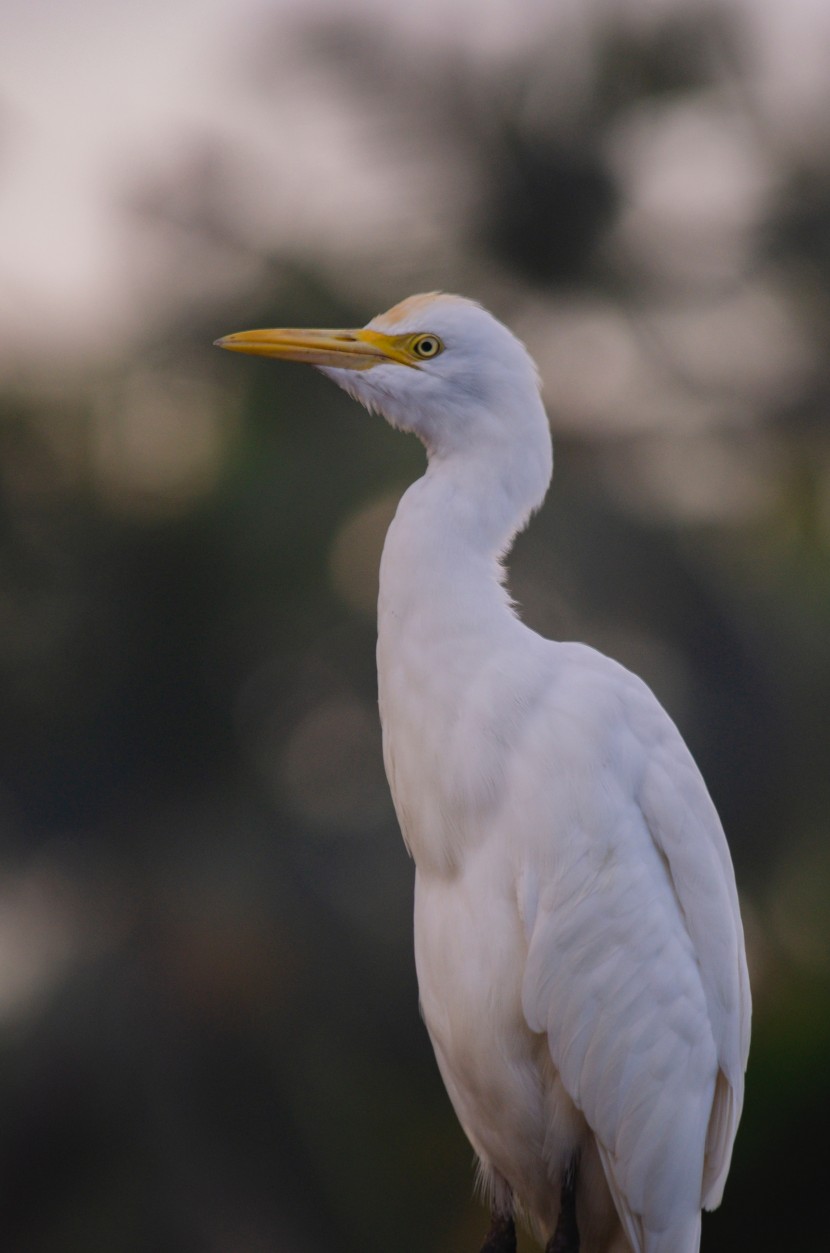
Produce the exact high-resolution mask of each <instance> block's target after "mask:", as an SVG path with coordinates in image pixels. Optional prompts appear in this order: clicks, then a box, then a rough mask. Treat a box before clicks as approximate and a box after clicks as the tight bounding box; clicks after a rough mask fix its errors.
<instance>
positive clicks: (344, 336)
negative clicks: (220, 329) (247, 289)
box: [215, 329, 415, 370]
mask: <svg viewBox="0 0 830 1253" xmlns="http://www.w3.org/2000/svg"><path fill="white" fill-rule="evenodd" d="M404 338H408V337H403V336H396V335H383V334H382V333H381V332H380V331H369V330H357V331H306V330H294V329H279V330H270V331H239V332H238V333H237V334H236V335H225V336H224V338H222V339H217V340H216V341H215V343H216V347H217V348H227V349H229V350H230V352H247V353H251V354H253V355H254V356H257V357H277V358H278V359H279V360H281V361H305V362H306V364H307V365H329V366H337V367H338V368H339V369H341V370H370V369H371V368H372V366H375V365H381V364H383V363H384V362H386V363H387V364H388V363H390V362H393V363H394V364H396V365H410V366H414V365H415V361H414V360H413V358H412V356H411V354H410V353H408V352H407V351H406V349H405V348H404V345H403V343H402V342H401V340H402V339H404Z"/></svg>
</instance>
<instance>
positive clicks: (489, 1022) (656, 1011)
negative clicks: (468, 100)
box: [220, 294, 750, 1253]
mask: <svg viewBox="0 0 830 1253" xmlns="http://www.w3.org/2000/svg"><path fill="white" fill-rule="evenodd" d="M220 342H221V343H222V344H223V346H225V347H229V348H233V349H236V350H238V351H247V352H258V353H264V354H266V355H271V356H279V357H284V358H285V357H288V358H293V359H300V360H305V361H309V362H311V363H312V364H316V365H318V366H319V367H320V368H321V369H323V371H324V372H325V373H326V374H328V375H329V376H330V377H331V378H333V379H334V380H335V381H336V382H337V383H339V384H340V385H341V386H343V387H345V388H346V389H347V390H348V391H349V392H351V393H352V394H353V395H354V396H355V397H356V398H357V399H358V400H360V401H361V402H362V403H363V404H365V405H367V406H368V407H369V408H370V409H378V410H380V411H381V412H382V413H383V414H384V415H385V416H386V417H387V418H388V420H389V421H390V422H392V424H393V425H395V426H398V427H401V428H403V429H404V430H408V431H412V432H414V433H415V434H416V435H418V436H419V437H420V438H421V439H422V441H423V442H424V444H425V445H426V448H427V452H428V456H429V464H428V468H427V472H426V474H425V475H424V476H423V478H421V479H419V480H418V481H417V482H416V483H415V484H414V485H413V486H412V487H410V489H409V490H408V491H407V492H406V494H405V495H404V497H403V499H402V500H401V503H400V506H399V508H398V511H397V515H396V517H395V519H394V521H393V523H392V525H391V527H390V529H389V534H388V537H387V540H386V545H385V548H384V553H383V560H382V564H381V581H380V599H379V607H378V681H379V695H380V710H381V720H382V724H383V743H384V759H385V763H386V770H387V775H388V778H389V784H390V787H391V790H392V795H393V798H394V802H395V808H396V811H397V814H398V818H399V821H400V825H401V830H402V832H403V836H404V839H405V840H406V843H407V846H408V847H409V849H410V851H411V853H412V855H413V857H414V859H415V863H416V867H417V870H416V883H415V955H416V962H417V969H418V981H419V988H420V996H421V1005H422V1010H423V1015H424V1019H425V1021H426V1025H427V1028H428V1030H429V1033H430V1037H431V1039H432V1043H433V1046H434V1048H435V1055H436V1058H437V1060H438V1065H439V1067H440V1070H441V1074H442V1076H443V1078H444V1082H445V1084H446V1087H447V1091H448V1093H449V1095H450V1099H451V1100H452V1103H453V1106H454V1107H455V1110H456V1113H457V1115H458V1118H459V1120H460V1122H461V1124H462V1126H463V1128H464V1130H465V1132H466V1134H467V1136H468V1138H469V1140H470V1142H471V1143H472V1145H473V1146H474V1148H475V1150H476V1153H477V1154H478V1157H479V1160H480V1163H481V1174H482V1178H483V1180H484V1182H485V1185H486V1188H487V1191H488V1193H489V1195H490V1198H491V1204H492V1207H493V1213H494V1225H493V1228H492V1230H491V1233H490V1242H489V1243H487V1244H486V1246H485V1247H486V1248H488V1249H490V1250H494V1251H495V1250H505V1251H507V1250H512V1249H513V1248H515V1243H514V1240H515V1236H514V1234H513V1227H512V1215H513V1212H514V1210H515V1209H518V1210H520V1211H522V1212H524V1214H526V1216H527V1217H528V1219H529V1221H530V1223H531V1224H532V1226H533V1227H534V1229H535V1230H536V1233H537V1234H538V1236H539V1237H540V1239H541V1240H543V1241H548V1248H549V1249H550V1250H554V1249H555V1250H556V1251H557V1253H559V1250H563V1251H564V1250H569V1249H571V1248H573V1249H575V1248H576V1247H577V1246H576V1243H575V1235H574V1234H573V1233H572V1230H571V1226H569V1223H570V1224H571V1225H572V1222H573V1219H574V1218H575V1220H576V1224H577V1226H578V1229H579V1234H580V1238H581V1245H580V1247H581V1253H623V1251H626V1253H628V1251H629V1250H634V1251H635V1253H696V1250H697V1249H698V1248H699V1243H700V1213H701V1209H702V1208H713V1207H714V1206H716V1205H717V1204H718V1203H719V1201H720V1198H721V1194H722V1192H723V1186H724V1182H725V1179H726V1175H727V1172H728V1169H729V1162H730V1157H731V1153H732V1144H733V1140H734V1137H735V1132H736V1129H737V1124H738V1119H739V1117H740V1112H741V1105H742V1100H743V1075H744V1069H745V1066H746V1059H747V1051H748V1044H749V1020H750V996H749V985H748V980H747V972H746V963H745V957H744V947H743V935H742V929H741V921H740V915H739V910H738V899H737V893H736V889H735V880H734V874H733V871H732V864H731V861H730V857H729V852H728V849H727V845H726V841H725V838H724V835H723V831H722V828H721V825H720V822H719V820H718V817H717V814H716V812H715V809H714V806H713V804H712V802H711V800H710V798H709V795H708V793H707V791H706V787H705V785H704V783H703V780H702V778H701V776H700V774H699V772H698V770H697V767H696V766H695V764H694V762H693V760H692V758H691V756H690V754H689V752H688V749H687V748H686V746H685V744H684V743H683V740H682V739H681V737H680V734H679V733H678V731H677V729H676V727H675V726H674V724H673V723H672V721H671V719H670V718H669V717H668V715H667V714H666V713H665V712H664V711H663V709H662V708H661V706H660V705H659V703H658V702H657V700H656V699H655V697H654V696H653V695H652V693H651V692H650V691H649V689H648V688H647V687H646V686H645V685H644V684H643V683H642V682H641V681H640V680H639V679H637V678H636V677H635V676H634V675H632V674H631V673H629V672H628V671H626V670H625V669H623V668H622V667H621V666H619V665H617V664H616V663H615V662H613V661H611V660H609V659H608V658H607V657H604V656H602V655H601V654H599V653H597V652H595V651H594V650H593V649H590V648H587V647H585V646H583V645H580V644H572V643H554V642H551V641H548V640H545V639H542V638H541V637H540V636H538V635H536V634H535V633H534V632H533V631H531V630H529V629H528V628H527V627H526V626H525V625H524V624H523V623H522V622H521V621H520V620H519V619H518V618H517V616H516V615H515V613H514V611H513V609H512V607H511V604H510V601H509V598H508V596H507V594H506V592H505V590H504V587H503V583H502V578H503V570H502V566H501V560H502V557H503V556H504V554H505V552H506V551H507V549H508V548H509V546H510V543H511V541H512V539H513V537H514V535H515V534H516V532H517V531H518V530H520V529H521V528H522V527H523V526H524V525H525V524H526V522H527V520H528V518H529V516H530V514H531V513H532V512H533V510H535V509H536V508H537V507H538V506H539V505H540V504H541V502H542V499H543V497H544V495H545V492H546V490H547V486H548V482H549V479H550V473H551V466H552V456H551V443H550V434H549V427H548V423H547V419H546V416H545V413H544V409H543V407H542V403H541V399H540V396H539V387H538V381H537V376H536V371H535V368H534V366H533V363H532V361H531V360H530V358H529V356H528V354H527V352H526V351H525V349H524V347H523V346H522V345H521V344H520V343H519V342H518V340H516V339H515V338H514V337H513V335H512V334H511V333H510V332H509V331H508V330H507V329H506V328H505V327H504V326H502V325H501V324H500V323H499V322H497V321H496V320H495V319H494V318H492V317H491V316H490V315H489V314H488V313H486V312H485V311H484V310H483V309H481V308H480V307H479V306H478V305H476V304H474V303H472V302H470V301H467V300H462V299H460V298H458V297H453V296H443V295H434V294H433V295H428V296H418V297H412V298H410V299H409V300H407V301H404V302H403V303H402V304H401V305H398V306H396V307H395V308H394V309H392V310H390V312H389V313H388V314H384V315H382V316H381V317H379V318H376V319H374V320H373V321H372V322H370V323H369V324H368V327H366V328H364V329H363V330H362V331H352V332H298V331H267V332H244V333H243V334H241V335H237V336H230V337H228V339H226V340H224V341H220ZM566 1210H567V1211H568V1212H567V1213H566ZM569 1215H570V1217H569ZM557 1225H558V1226H557Z"/></svg>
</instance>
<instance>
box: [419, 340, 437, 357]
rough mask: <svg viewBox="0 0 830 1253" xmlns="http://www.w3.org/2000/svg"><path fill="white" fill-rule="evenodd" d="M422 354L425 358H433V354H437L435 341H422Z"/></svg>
mask: <svg viewBox="0 0 830 1253" xmlns="http://www.w3.org/2000/svg"><path fill="white" fill-rule="evenodd" d="M421 352H422V353H423V354H424V356H425V357H431V356H432V354H433V353H434V352H435V340H434V339H422V340H421Z"/></svg>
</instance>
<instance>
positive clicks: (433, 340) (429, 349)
mask: <svg viewBox="0 0 830 1253" xmlns="http://www.w3.org/2000/svg"><path fill="white" fill-rule="evenodd" d="M443 348H444V345H443V344H442V343H441V341H440V339H439V338H438V336H437V335H419V336H418V338H417V339H415V340H413V342H412V351H413V352H414V354H415V356H416V357H420V358H421V360H422V361H426V360H428V358H429V357H437V356H438V354H439V352H441V351H443Z"/></svg>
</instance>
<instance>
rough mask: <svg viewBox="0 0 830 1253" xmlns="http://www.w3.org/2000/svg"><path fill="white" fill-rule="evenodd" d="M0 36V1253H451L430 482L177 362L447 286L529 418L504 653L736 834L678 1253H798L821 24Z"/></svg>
mask: <svg viewBox="0 0 830 1253" xmlns="http://www.w3.org/2000/svg"><path fill="white" fill-rule="evenodd" d="M0 50H1V51H0V672H2V689H0V690H2V700H1V701H0V736H2V754H1V755H0V763H1V765H2V777H1V778H0V1054H1V1055H2V1065H0V1154H1V1155H2V1162H0V1190H1V1191H2V1209H1V1210H0V1232H1V1233H2V1235H0V1241H2V1245H3V1248H4V1249H8V1250H10V1251H11V1253H74V1251H75V1250H77V1251H78V1253H113V1251H114V1250H118V1251H119V1253H166V1251H168V1250H169V1251H170V1253H189V1251H191V1250H192V1251H193V1253H318V1251H321V1250H324V1249H325V1250H328V1249H331V1248H337V1249H339V1250H342V1253H388V1251H389V1250H390V1249H395V1250H397V1251H399V1253H463V1251H465V1250H467V1251H469V1253H474V1250H476V1249H477V1248H478V1243H477V1241H479V1240H480V1237H481V1234H482V1232H483V1230H484V1228H485V1226H486V1216H485V1214H484V1212H483V1211H482V1210H481V1209H480V1207H479V1206H478V1205H477V1203H476V1202H475V1201H474V1200H473V1199H472V1197H471V1192H472V1170H471V1162H470V1158H471V1153H470V1150H469V1148H468V1147H467V1145H466V1142H465V1140H464V1138H463V1136H462V1134H461V1132H460V1131H459V1130H458V1128H457V1126H456V1124H455V1120H454V1117H453V1115H452V1112H451V1110H450V1107H449V1103H448V1101H447V1099H446V1097H445V1095H444V1093H443V1090H442V1087H441V1083H440V1080H439V1077H438V1074H437V1071H436V1068H435V1065H434V1062H433V1059H432V1054H431V1050H430V1047H429V1043H428V1041H427V1038H426V1034H425V1031H424V1029H423V1027H422V1024H421V1022H420V1020H419V1017H418V1013H417V993H416V985H415V976H414V969H413V960H412V955H411V937H410V930H411V887H412V866H411V864H410V863H409V861H408V859H407V857H406V855H405V852H404V850H403V847H402V844H401V841H400V838H399V835H398V831H397V827H396V823H395V819H394V815H393V812H392V808H391V804H390V801H389V798H388V794H387V789H386V785H385V781H384V778H383V773H382V765H381V754H380V737H379V731H378V724H377V713H376V689H375V675H374V630H375V628H374V619H373V614H374V598H375V592H376V568H377V561H378V556H379V552H380V547H381V544H382V539H383V533H384V530H385V527H386V525H387V523H388V521H389V519H390V517H391V515H392V512H393V510H394V507H395V503H396V501H397V499H398V497H399V495H400V493H401V491H402V490H403V488H404V487H405V486H406V485H407V484H408V483H409V482H410V481H411V480H412V479H413V478H414V477H415V476H417V475H418V474H419V473H420V472H421V468H422V464H423V457H422V453H421V450H420V448H419V446H418V445H417V444H416V443H415V442H414V441H412V440H408V439H405V438H403V437H401V436H400V435H396V434H394V433H393V432H392V431H390V430H388V429H387V428H386V426H385V424H384V423H383V422H382V421H381V420H380V419H378V418H370V417H369V416H368V415H367V414H366V413H364V412H363V411H362V410H360V409H358V408H357V407H356V406H355V405H354V404H352V403H351V402H350V401H349V400H348V399H347V398H346V397H345V396H344V395H342V394H341V393H340V392H338V391H337V390H336V389H335V388H333V387H332V386H331V385H330V384H329V383H328V382H327V381H325V380H324V379H322V378H321V377H320V376H318V375H316V374H315V373H314V372H312V371H304V370H303V369H301V368H299V367H289V366H282V367H277V366H274V365H273V363H268V362H262V361H256V360H251V359H238V358H232V357H229V356H227V355H225V354H221V353H219V352H217V351H215V350H214V349H212V348H211V342H212V340H213V339H214V338H216V337H217V336H218V335H221V334H225V333H227V332H230V331H235V330H241V329H245V328H248V327H254V326H260V325H266V326H267V325H285V324H289V325H291V324H299V325H315V324H316V325H335V326H336V325H350V324H362V323H363V322H365V321H366V320H368V318H369V317H371V316H372V315H373V314H374V313H376V312H378V311H380V310H381V309H384V308H386V307H387V306H389V305H390V304H392V303H394V302H395V301H397V300H399V299H400V298H401V297H403V296H405V295H407V294H409V293H411V292H414V291H419V290H430V289H433V288H443V289H446V290H450V291H453V290H455V291H461V292H463V293H465V294H467V295H470V296H474V297H476V298H478V299H480V300H481V301H483V302H484V303H485V304H486V305H488V306H489V307H491V308H492V309H493V311H494V312H495V313H497V314H498V315H499V316H500V317H501V318H502V319H503V320H505V321H507V322H508V323H509V324H510V325H511V326H513V327H514V328H515V329H516V330H517V331H518V332H519V333H520V334H521V335H522V336H523V337H524V338H525V340H526V342H527V343H528V345H529V347H530V348H531V350H532V352H533V353H534V355H535V356H536V358H537V360H538V362H539V365H540V368H541V371H542V375H543V379H544V391H545V397H546V401H547V405H548V409H549V412H550V417H551V422H552V425H553V430H554V436H555V442H556V453H557V470H556V475H555V491H554V492H553V493H552V496H551V499H550V501H549V503H548V505H547V507H546V509H545V511H544V512H543V514H542V515H541V516H540V517H539V518H538V519H537V520H536V521H535V523H534V525H533V527H532V529H531V531H530V533H529V534H528V535H526V536H523V537H522V538H521V539H520V540H519V542H518V544H517V547H516V551H515V556H514V559H513V563H512V574H511V588H512V591H513V593H514V595H515V596H516V598H517V599H518V601H519V602H520V604H521V605H522V607H523V614H524V616H525V618H526V619H527V620H528V621H529V622H530V623H531V625H533V626H534V627H536V628H537V629H539V630H541V631H543V632H545V633H548V634H551V635H554V636H557V637H560V638H579V639H583V640H587V641H588V642H590V643H592V644H594V645H596V646H597V647H599V648H601V649H603V650H605V651H607V652H609V653H611V654H612V655H613V656H615V657H617V658H618V659H619V660H621V661H622V662H623V663H625V664H627V665H629V666H631V667H633V668H634V669H636V670H638V671H639V672H640V673H641V674H642V675H643V676H644V677H645V678H646V679H647V680H648V681H649V682H650V683H651V685H652V686H653V687H654V689H655V691H656V692H657V694H658V696H659V697H660V698H661V700H662V701H663V702H664V703H665V705H666V706H667V707H668V709H669V710H670V712H671V713H672V715H673V716H674V718H675V719H676V721H677V722H678V723H679V725H680V727H681V729H682V731H683V732H684V734H685V736H686V737H687V739H688V741H689V743H690V745H691V746H692V748H693V751H694V752H695V755H696V756H697V759H698V761H699V762H700V765H701V767H702V769H703V772H704V774H705V776H706V778H707V780H708V782H709V785H710V788H711V791H712V793H713V795H714V798H715V800H716V802H717V805H718V807H719V809H720V812H721V815H722V817H723V820H724V824H725V826H726V829H727V832H728V835H729V839H730V842H731V846H732V849H733V853H734V858H735V862H736V866H737V873H738V880H739V884H740V887H741V893H742V899H743V908H744V911H745V921H746V928H747V940H748V947H749V953H750V960H751V968H752V978H753V985H754V994H755V1030H754V1040H753V1052H752V1056H751V1061H750V1072H749V1079H748V1100H747V1107H746V1112H745V1117H744V1121H743V1125H742V1128H741V1132H740V1134H739V1137H738V1142H737V1148H736V1154H735V1160H734V1167H733V1172H732V1177H731V1179H730V1183H729V1186H728V1188H727V1192H726V1199H725V1203H724V1205H723V1207H722V1209H721V1210H720V1211H719V1212H718V1213H717V1214H716V1215H713V1216H711V1217H709V1218H707V1220H706V1222H705V1231H704V1246H705V1248H706V1249H707V1251H708V1253H718V1251H719V1250H720V1251H724V1253H725V1251H726V1250H730V1251H734V1250H735V1249H736V1248H737V1249H752V1250H753V1253H764V1251H766V1250H773V1249H775V1250H778V1249H781V1248H798V1249H799V1250H801V1251H802V1253H818V1251H819V1250H824V1249H826V1248H827V1235H826V1230H825V1229H826V1216H825V1212H824V1211H825V1193H826V1169H825V1168H826V1161H825V1160H824V1154H825V1153H826V1147H825V1146H826V1125H827V1120H828V1115H830V1101H829V1100H828V1095H830V1094H829V1093H828V1087H830V1078H828V1067H827V1061H826V1059H827V1055H828V1048H830V998H829V997H828V990H830V989H829V987H828V985H830V911H828V894H829V893H830V844H828V839H827V830H826V824H827V819H826V815H827V812H828V799H830V798H829V797H828V793H829V792H830V769H828V759H829V758H830V722H829V721H828V716H827V705H828V697H830V651H828V636H830V566H828V556H829V555H830V428H828V420H827V408H828V400H829V399H830V356H828V346H830V344H829V341H830V318H829V317H828V281H830V8H828V6H827V5H826V3H824V0H788V3H787V4H786V5H782V4H778V3H775V0H662V2H655V0H617V2H616V3H608V2H604V0H476V2H475V3H474V2H473V0H421V3H419V4H418V5H416V6H406V7H403V6H401V7H400V8H398V7H396V6H391V5H389V4H388V3H382V2H381V0H355V2H354V3H353V4H350V5H348V6H343V5H341V4H339V3H335V2H334V0H329V2H325V0H305V2H304V3H300V2H299V0H282V2H280V0H273V2H272V3H266V2H265V0H201V2H200V3H197V2H196V0H165V3H164V4H161V3H159V2H158V0H140V2H139V0H122V3H120V4H118V5H113V4H111V3H106V2H105V0H73V3H71V4H61V3H58V2H57V0H25V2H24V0H5V3H4V5H3V7H2V11H0ZM522 1248H523V1249H524V1250H528V1251H529V1250H530V1248H531V1245H530V1243H529V1242H525V1243H523V1245H522Z"/></svg>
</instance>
